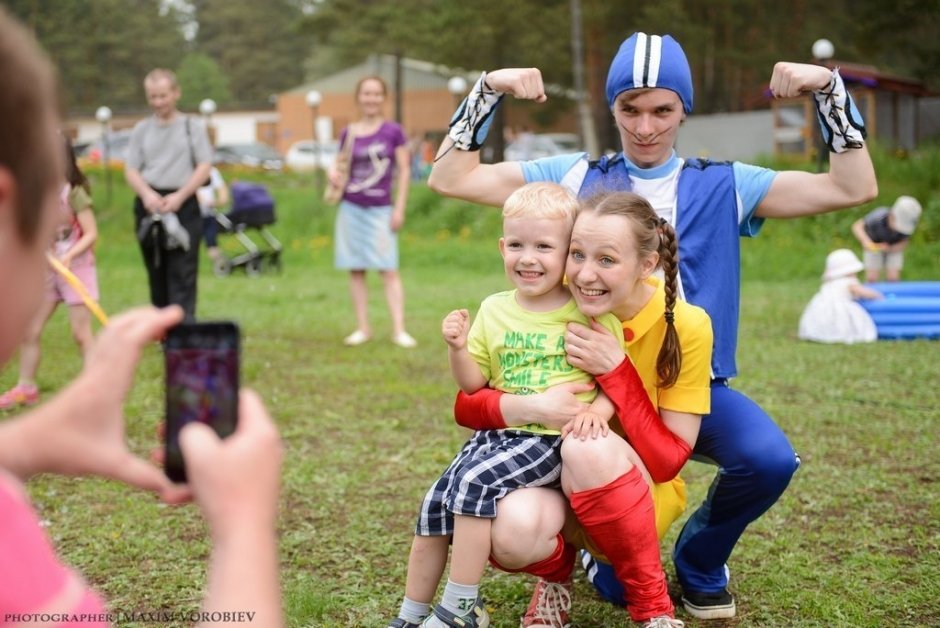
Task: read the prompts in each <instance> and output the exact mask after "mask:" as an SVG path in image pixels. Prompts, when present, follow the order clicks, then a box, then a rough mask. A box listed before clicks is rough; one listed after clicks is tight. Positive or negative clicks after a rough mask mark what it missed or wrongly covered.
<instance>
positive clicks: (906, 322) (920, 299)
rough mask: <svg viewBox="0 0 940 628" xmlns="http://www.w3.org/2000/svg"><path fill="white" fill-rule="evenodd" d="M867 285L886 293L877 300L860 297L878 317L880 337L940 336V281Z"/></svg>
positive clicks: (876, 323)
mask: <svg viewBox="0 0 940 628" xmlns="http://www.w3.org/2000/svg"><path fill="white" fill-rule="evenodd" d="M867 285H868V287H870V288H874V289H875V290H877V291H878V292H880V293H882V294H883V295H885V298H884V299H880V300H877V301H860V303H861V305H862V307H864V308H865V309H866V310H867V311H868V313H869V314H870V315H871V317H872V320H874V321H875V327H876V328H877V330H878V338H879V339H883V340H904V339H912V338H940V281H899V282H891V283H870V284H867Z"/></svg>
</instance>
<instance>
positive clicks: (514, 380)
mask: <svg viewBox="0 0 940 628" xmlns="http://www.w3.org/2000/svg"><path fill="white" fill-rule="evenodd" d="M571 322H574V323H582V324H584V325H589V324H590V321H589V320H588V318H587V317H586V316H585V315H584V314H582V313H581V312H579V311H578V307H577V304H575V301H574V299H571V300H569V301H568V302H567V303H566V304H565V305H563V306H562V307H560V308H558V309H556V310H552V311H550V312H532V311H529V310H526V309H523V308H522V307H521V306H520V305H519V303H518V302H517V301H516V291H515V290H509V291H506V292H499V293H496V294H493V295H490V296H489V297H487V298H486V299H484V300H483V303H481V304H480V311H479V312H477V315H476V319H475V320H474V321H473V325H472V326H471V327H470V333H469V336H468V339H467V348H468V350H469V351H470V355H472V356H473V358H474V360H476V362H477V364H479V365H480V370H481V371H482V372H483V376H484V377H485V378H486V380H487V381H488V382H489V384H490V387H492V388H495V389H497V390H502V391H503V392H507V393H511V394H515V395H531V394H535V393H540V392H543V391H544V390H545V389H547V388H549V387H551V386H555V385H556V384H563V383H567V382H590V381H591V380H592V377H591V375H590V374H589V373H586V372H584V371H582V370H580V369H577V368H575V367H573V366H571V365H570V364H568V361H567V359H566V355H565V331H566V329H567V324H568V323H571ZM597 322H598V323H600V324H601V325H603V326H604V327H606V328H607V329H609V330H610V331H611V333H613V334H614V335H615V336H616V338H617V340H618V341H619V342H620V344H621V345H622V344H623V327H622V325H621V324H620V321H619V320H617V317H616V316H614V315H613V314H605V315H604V316H601V317H600V318H598V319H597ZM596 394H597V393H596V391H590V392H586V393H581V394H579V395H578V397H579V399H581V400H582V401H584V402H585V403H590V402H591V401H593V400H594V397H595V396H596ZM513 429H524V430H527V431H532V432H539V433H544V434H557V433H558V431H557V430H550V429H548V428H546V427H543V426H542V425H539V424H537V423H533V424H529V425H526V426H523V427H520V428H513Z"/></svg>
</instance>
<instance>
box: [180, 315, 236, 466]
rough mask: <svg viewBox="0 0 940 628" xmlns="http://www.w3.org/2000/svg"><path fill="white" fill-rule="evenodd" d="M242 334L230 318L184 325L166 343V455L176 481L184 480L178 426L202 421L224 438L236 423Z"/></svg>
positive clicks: (233, 429)
mask: <svg viewBox="0 0 940 628" xmlns="http://www.w3.org/2000/svg"><path fill="white" fill-rule="evenodd" d="M239 337H240V334H239V329H238V325H236V324H235V323H233V322H231V321H217V322H201V323H181V324H179V325H177V326H176V327H173V328H172V329H170V331H169V332H168V333H167V337H166V342H165V343H164V360H165V364H166V459H165V463H164V470H165V472H166V475H167V477H168V478H170V479H171V480H173V481H174V482H186V467H185V465H184V464H183V453H182V451H181V450H180V446H179V434H180V430H181V429H183V426H184V425H186V424H187V423H191V422H193V421H199V422H200V423H205V424H206V425H208V426H210V427H211V428H212V429H214V430H215V432H216V434H218V435H219V437H220V438H225V437H226V436H229V435H230V434H232V432H234V431H235V426H236V424H237V422H238V387H239V382H238V379H239V362H240V357H241V356H240V339H239Z"/></svg>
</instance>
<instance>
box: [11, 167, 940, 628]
mask: <svg viewBox="0 0 940 628" xmlns="http://www.w3.org/2000/svg"><path fill="white" fill-rule="evenodd" d="M924 160H926V164H925V163H924ZM896 161H897V160H896V159H895V158H893V157H891V156H882V157H880V158H879V162H878V163H879V173H882V172H888V173H891V175H892V178H891V179H890V180H889V181H886V182H885V183H883V184H882V191H883V197H882V198H883V199H884V200H883V202H885V203H890V200H889V199H891V200H893V197H894V196H895V195H896V194H895V191H896V190H905V189H907V190H909V189H910V187H907V188H905V187H904V186H905V185H907V184H908V182H916V183H910V185H919V186H924V188H923V191H922V193H921V194H920V198H921V200H922V201H924V202H925V210H926V211H925V219H924V221H923V222H922V227H921V229H920V230H919V231H918V233H917V234H916V236H915V244H914V246H912V249H911V254H910V255H909V264H908V268H907V277H908V278H911V279H940V271H938V269H940V244H938V242H937V240H938V238H937V234H938V233H940V220H938V219H937V218H936V216H937V213H938V210H940V200H938V198H937V197H936V190H937V189H938V186H937V177H938V176H940V175H938V174H937V172H940V168H937V165H938V161H940V158H938V157H937V155H936V154H933V153H931V154H929V155H928V156H927V157H925V158H924V159H921V160H917V159H915V158H909V159H908V160H907V162H908V163H907V164H906V166H907V167H905V164H901V165H897V164H896V163H895V162H896ZM924 173H927V174H924ZM230 174H231V173H230ZM904 177H906V178H904ZM104 181H105V179H104V178H103V175H102V173H100V172H99V173H95V179H94V182H95V196H96V198H97V199H98V202H99V205H102V207H101V209H100V210H99V213H98V218H99V223H100V226H101V231H102V237H101V240H100V244H99V247H98V251H99V253H98V259H99V277H100V283H101V289H102V294H103V298H102V305H103V306H104V308H105V310H106V311H108V313H115V312H117V311H119V310H121V309H124V308H126V307H129V306H131V305H134V304H138V303H142V302H145V301H146V300H147V288H146V278H145V276H144V272H143V265H142V262H141V260H140V256H139V253H138V251H137V249H136V245H135V243H134V241H133V236H132V233H131V230H132V228H131V217H130V216H131V212H130V201H129V196H128V192H127V190H126V188H125V187H124V186H123V183H122V182H120V181H121V177H120V174H119V173H115V174H114V177H113V196H112V199H111V203H110V205H108V206H105V205H107V203H106V199H105V189H106V186H105V185H104ZM264 181H265V182H266V184H268V186H269V187H270V189H271V190H272V193H273V194H274V195H275V197H276V199H277V202H278V212H279V216H278V223H277V224H276V225H275V226H274V229H273V231H274V232H275V234H276V235H277V236H278V237H279V238H280V239H281V240H282V242H283V243H284V248H285V251H284V256H283V257H284V268H283V272H282V273H281V274H262V275H261V276H260V277H255V278H250V277H246V276H245V275H244V274H243V273H236V274H234V275H232V276H230V277H226V278H216V277H213V276H212V275H211V274H210V273H209V269H208V265H207V264H204V266H203V269H202V275H201V276H200V296H199V314H200V316H201V317H202V318H233V319H235V320H237V321H238V322H239V323H240V325H241V327H242V330H243V334H244V349H243V358H244V360H243V381H244V383H245V384H246V385H248V386H251V387H253V388H255V389H257V390H259V391H260V392H261V394H262V395H263V397H264V398H265V400H266V402H267V404H268V406H269V408H270V409H271V411H272V413H273V415H274V417H275V418H276V420H277V422H278V425H279V426H280V429H281V433H282V435H283V438H284V442H285V445H286V457H285V464H284V474H283V489H282V499H281V504H282V507H281V518H280V524H279V533H280V548H281V565H282V572H281V576H282V583H283V590H284V595H285V610H286V613H287V617H288V622H289V625H291V626H339V627H342V626H380V625H384V624H382V622H383V620H387V619H388V618H390V617H392V616H393V615H394V613H395V612H396V611H397V607H398V604H399V601H400V596H401V594H402V590H403V586H404V576H405V565H406V557H407V552H408V548H409V545H410V540H411V531H412V528H413V519H414V515H415V512H416V509H417V506H418V504H419V500H420V499H421V497H422V495H423V493H424V490H425V489H426V488H427V486H428V485H429V483H430V482H431V481H432V480H433V479H434V478H435V477H436V476H437V474H438V473H439V472H440V471H441V470H442V469H443V467H444V466H445V465H446V463H447V462H448V461H449V460H450V458H451V456H452V455H453V454H454V452H455V451H456V450H457V448H458V447H459V446H460V444H461V443H462V442H463V440H464V439H465V437H466V432H465V431H464V430H462V429H460V428H458V427H456V426H455V424H454V423H453V420H452V416H451V404H452V400H453V395H454V391H455V387H454V385H453V383H452V381H451V377H450V374H449V371H448V368H447V360H446V351H445V349H444V345H443V342H442V341H441V340H440V338H439V326H440V319H441V317H442V316H443V315H444V314H445V313H446V312H447V311H449V310H451V309H453V308H457V307H467V308H470V309H471V310H473V309H475V308H476V307H477V305H478V303H479V301H480V300H481V298H482V297H484V296H485V295H487V294H489V293H491V292H493V291H496V290H499V289H503V288H504V287H505V285H506V284H505V280H504V278H503V277H502V271H501V264H500V262H499V257H498V252H497V248H496V240H495V238H496V234H497V233H498V226H499V218H498V214H497V212H496V211H495V210H486V209H481V208H477V207H474V206H470V205H467V204H464V203H458V202H456V201H451V200H441V199H438V198H437V197H435V196H434V195H433V194H431V193H429V192H428V191H427V190H426V189H423V187H422V186H419V188H418V189H416V190H415V192H414V194H413V201H412V203H411V208H410V212H411V214H410V217H409V223H408V224H407V225H406V228H405V233H404V235H403V238H402V274H403V277H404V283H405V287H406V293H407V316H408V322H409V330H410V331H411V333H412V334H413V335H414V336H415V337H416V338H417V339H418V341H419V346H418V347H417V348H416V349H414V350H403V349H399V348H397V347H395V346H394V345H392V344H391V342H390V341H389V340H388V339H387V338H388V335H389V333H390V330H389V325H388V320H387V315H386V312H385V307H384V303H383V300H382V295H381V286H380V284H379V282H378V281H377V280H376V279H375V278H373V280H372V282H371V284H370V285H371V286H372V288H373V290H372V312H373V315H374V316H373V321H374V330H375V333H376V337H377V338H376V340H375V341H374V342H371V343H369V344H367V345H364V346H362V347H357V348H346V347H344V346H342V344H341V339H342V337H343V336H344V335H345V334H346V333H348V332H350V331H351V330H352V323H351V320H352V312H351V307H350V304H349V298H348V293H347V288H346V277H345V275H344V274H343V273H341V272H338V271H336V270H334V269H333V268H332V243H331V237H330V235H331V225H332V212H333V210H332V209H329V208H324V207H322V206H320V204H319V203H318V202H316V201H315V200H313V199H315V198H316V195H315V194H314V192H313V191H312V190H311V188H310V185H309V181H308V180H307V179H305V178H302V177H296V176H290V175H282V176H276V175H270V176H268V177H267V178H265V179H264ZM931 186H932V187H931ZM898 193H899V192H898ZM930 194H933V195H934V196H933V197H930V196H929V195H930ZM871 206H873V205H869V206H866V207H865V208H859V209H854V210H848V211H845V212H842V213H840V214H835V215H832V216H823V217H819V218H814V219H806V220H802V221H796V222H792V223H777V224H769V225H767V226H766V227H765V232H764V233H763V234H762V235H761V237H760V238H757V239H756V240H755V241H754V242H747V243H746V244H745V246H744V247H743V260H744V267H745V278H744V286H743V295H744V296H743V304H742V310H743V311H742V321H741V337H740V351H739V370H740V371H741V373H742V375H741V376H740V377H739V378H738V379H737V380H736V382H735V386H736V387H737V388H739V389H740V390H742V391H744V392H746V393H747V394H749V395H750V396H752V397H753V398H754V399H755V400H756V401H758V402H759V403H760V404H761V405H762V406H763V407H764V408H766V409H767V410H768V411H769V412H770V414H771V415H772V416H774V417H775V418H776V420H777V421H778V422H779V424H780V425H781V426H782V428H783V429H784V430H785V432H786V433H787V434H788V435H789V437H790V438H791V440H792V442H793V444H794V446H795V447H796V448H797V450H798V451H799V452H800V454H801V456H802V459H803V465H802V467H801V469H800V470H799V472H798V473H797V475H796V476H795V477H794V480H793V483H792V485H791V487H790V488H789V490H788V491H787V492H786V494H785V495H784V497H783V498H782V499H781V501H780V502H779V503H778V504H777V505H776V506H775V507H774V508H773V509H772V510H771V511H770V512H769V513H767V514H766V515H765V516H764V517H763V518H762V519H761V520H759V521H758V522H757V523H755V524H754V525H753V526H752V527H751V528H750V529H749V531H748V532H747V533H746V534H745V536H744V537H743V539H742V540H741V542H740V543H739V545H738V547H737V548H736V550H735V553H734V555H733V556H732V558H731V563H730V566H731V569H732V582H731V588H732V589H733V591H734V592H735V594H736V595H737V599H738V618H737V619H736V620H734V621H732V622H728V623H727V624H725V625H740V626H755V625H760V626H792V625H802V626H821V625H827V626H828V625H836V626H882V625H894V624H897V625H905V626H907V625H924V626H927V625H938V624H940V602H938V601H937V598H938V595H940V500H938V497H937V494H938V481H940V458H938V454H937V448H936V445H935V443H936V436H935V433H934V430H935V429H936V427H937V420H936V418H937V415H938V412H937V402H938V399H940V397H938V394H937V387H938V383H940V359H938V344H937V343H936V342H930V341H923V340H921V341H913V342H878V343H874V344H868V345H861V346H821V345H814V344H809V343H804V342H800V341H798V340H797V339H796V326H797V320H798V318H799V315H800V312H801V310H802V308H803V306H804V305H805V304H806V302H807V301H808V300H809V298H810V297H811V296H812V294H813V293H814V292H815V291H816V289H817V287H818V276H819V273H820V272H821V269H822V264H823V261H824V258H825V255H826V253H827V252H828V251H829V250H830V249H832V248H836V247H837V246H843V245H849V244H851V242H850V237H851V236H850V235H849V233H848V230H847V229H848V225H849V224H851V222H852V221H853V220H855V219H856V218H858V217H860V216H861V215H863V213H864V211H867V210H868V209H870V208H871ZM931 212H932V214H931ZM226 243H227V244H229V245H230V244H231V239H230V238H229V239H226ZM67 328H68V324H67V322H66V319H65V316H64V313H62V312H59V313H57V314H56V316H55V318H54V319H53V320H52V322H51V324H50V325H49V327H48V328H47V332H46V334H45V336H44V338H43V348H44V350H45V360H44V363H43V365H42V367H41V369H40V373H39V383H40V386H41V388H42V389H43V391H44V394H46V395H48V394H50V393H51V392H52V391H54V390H55V389H57V388H59V387H61V386H62V385H63V383H64V382H65V381H67V380H68V379H69V378H70V377H71V376H73V375H74V374H75V372H76V371H77V370H78V369H79V368H80V363H79V360H78V357H77V352H76V350H75V348H74V346H73V344H72V342H71V340H70V338H69V334H68V329H67ZM161 368H162V362H161V359H160V354H159V352H158V350H157V347H153V348H152V350H150V351H149V352H148V353H147V355H146V356H145V358H144V361H143V364H142V365H141V369H140V372H139V375H138V378H137V381H136V386H135V388H134V390H133V392H132V394H131V397H130V399H129V401H128V405H127V417H128V424H129V430H128V431H129V437H130V439H131V442H132V446H133V448H134V449H135V450H136V451H139V452H141V453H143V452H146V451H148V450H149V449H150V448H151V447H153V446H154V445H155V444H156V437H155V435H154V430H155V426H156V425H157V423H158V422H159V421H160V420H161V415H162V411H163V407H162V406H163V397H162V370H161ZM15 378H16V364H15V362H14V363H11V364H9V365H7V366H6V368H5V369H4V371H3V372H2V373H0V386H2V387H3V388H4V389H5V388H6V387H8V386H9V385H11V384H12V383H13V382H14V380H15ZM713 473H714V469H713V468H711V467H708V466H705V465H702V464H699V463H691V464H689V465H688V466H687V467H686V469H685V470H684V471H683V476H684V477H685V478H686V480H687V482H688V483H689V492H690V495H689V503H690V505H691V506H693V507H694V506H695V505H697V504H698V503H699V502H700V501H701V500H702V499H703V498H704V495H705V492H706V490H707V487H708V484H709V482H710V481H711V477H712V475H713ZM30 488H31V493H32V496H33V499H34V501H35V504H36V507H37V509H38V510H39V513H40V516H41V518H42V519H44V520H46V521H47V522H48V528H47V531H48V533H49V534H50V536H51V537H52V539H53V541H54V543H55V544H56V546H57V548H58V549H59V551H60V552H61V554H62V555H63V556H64V557H65V559H66V560H67V561H69V562H70V563H71V564H73V565H74V566H75V567H77V568H78V569H79V570H80V571H81V572H82V573H83V574H85V575H86V577H87V578H88V579H89V581H90V582H91V583H92V584H93V585H94V586H96V587H97V588H99V590H101V591H102V592H103V593H104V594H105V596H106V597H107V598H108V599H109V601H110V604H111V608H112V610H114V611H115V612H124V613H126V612H131V611H161V610H162V611H170V612H173V613H186V612H189V611H192V610H194V609H196V608H198V604H199V599H200V596H201V589H202V587H203V585H204V583H205V568H204V561H205V559H206V557H207V554H208V546H207V543H206V530H205V526H204V524H203V523H202V521H201V519H200V517H199V516H198V513H197V511H196V509H195V508H194V507H193V506H186V507H166V506H163V505H160V504H159V503H157V502H156V501H155V500H154V498H152V497H151V496H149V495H145V494H141V493H138V492H134V491H131V490H128V489H126V488H124V487H122V486H117V485H115V484H113V483H110V482H105V481H101V480H92V479H61V478H37V479H36V480H34V481H33V482H32V484H31V487H30ZM680 525H681V522H680V524H679V525H676V526H675V527H674V528H673V530H672V532H671V534H670V536H669V538H668V539H667V541H666V543H664V546H663V550H664V558H666V561H665V564H666V565H667V572H668V573H669V576H670V582H671V586H673V587H674V586H675V585H674V583H673V581H674V574H673V572H672V566H671V564H670V563H669V561H668V552H669V549H670V548H671V543H672V541H673V540H674V538H675V534H676V533H677V532H678V529H679V527H680ZM530 591H531V581H530V579H529V578H528V577H525V576H509V575H506V574H501V573H497V572H488V573H487V576H486V579H485V582H484V595H485V597H486V600H487V606H488V607H489V609H490V612H491V615H492V616H493V619H494V625H495V626H516V625H518V618H519V616H520V615H521V613H522V612H523V610H524V608H525V606H526V604H527V602H528V598H529V593H530ZM232 610H248V609H232ZM679 617H680V618H682V619H684V620H686V621H687V625H690V626H697V625H707V624H706V622H696V621H694V620H690V618H688V617H687V616H685V614H684V613H683V612H682V611H680V612H679ZM572 619H573V621H574V624H575V625H577V626H627V625H630V624H629V622H628V620H627V618H626V616H625V614H624V612H623V611H620V610H617V609H614V608H613V607H611V606H609V605H607V604H605V603H602V602H600V601H598V600H597V598H596V597H595V596H594V594H593V593H592V591H591V590H590V588H589V587H588V586H587V585H586V584H585V582H584V580H583V575H582V574H581V573H580V572H579V573H578V580H577V583H576V602H575V609H574V614H573V617H572ZM128 625H140V626H144V625H147V624H145V623H139V624H128ZM719 625H721V624H719Z"/></svg>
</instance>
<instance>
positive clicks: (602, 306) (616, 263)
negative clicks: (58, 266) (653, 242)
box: [565, 211, 659, 320]
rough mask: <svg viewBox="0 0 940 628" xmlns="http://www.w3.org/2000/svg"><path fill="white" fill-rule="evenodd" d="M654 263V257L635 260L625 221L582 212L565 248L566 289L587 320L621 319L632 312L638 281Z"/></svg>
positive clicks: (639, 292)
mask: <svg viewBox="0 0 940 628" xmlns="http://www.w3.org/2000/svg"><path fill="white" fill-rule="evenodd" d="M658 261H659V256H658V254H653V255H651V256H649V257H647V258H645V259H641V258H640V255H639V253H638V251H637V246H636V238H635V236H634V234H633V229H632V228H631V221H630V220H629V219H628V218H626V217H624V216H618V215H610V214H607V215H601V214H596V213H594V212H591V211H583V212H582V213H581V214H579V215H578V219H577V220H576V221H575V223H574V230H573V231H572V234H571V244H570V246H569V247H568V262H567V265H566V267H565V273H566V274H567V276H568V288H569V289H570V290H571V294H572V295H574V299H575V301H576V302H577V304H578V309H580V310H581V312H583V313H584V314H586V315H587V316H600V315H602V314H606V313H608V312H613V313H614V314H615V315H616V316H617V318H619V319H620V320H627V319H628V318H631V317H632V316H633V314H635V304H636V303H637V302H638V301H639V300H642V298H643V291H642V283H643V282H644V281H645V279H646V278H647V277H649V275H650V273H651V272H652V271H653V270H654V269H655V268H656V263H657V262H658Z"/></svg>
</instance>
